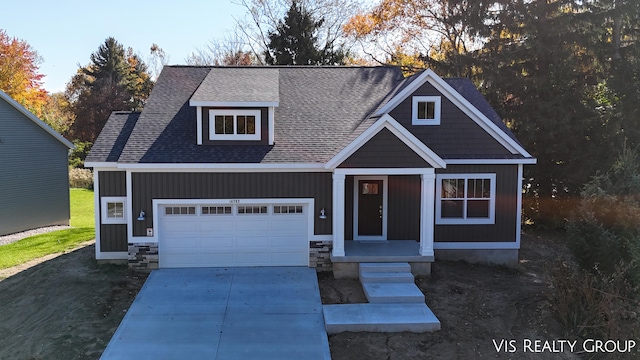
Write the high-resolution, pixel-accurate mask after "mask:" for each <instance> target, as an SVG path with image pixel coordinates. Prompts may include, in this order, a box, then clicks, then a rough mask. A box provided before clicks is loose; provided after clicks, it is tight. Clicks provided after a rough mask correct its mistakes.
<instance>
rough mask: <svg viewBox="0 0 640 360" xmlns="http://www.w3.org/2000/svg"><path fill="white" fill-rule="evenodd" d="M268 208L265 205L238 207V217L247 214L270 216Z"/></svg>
mask: <svg viewBox="0 0 640 360" xmlns="http://www.w3.org/2000/svg"><path fill="white" fill-rule="evenodd" d="M268 213H269V211H268V207H267V206H265V205H248V206H238V215H245V214H268Z"/></svg>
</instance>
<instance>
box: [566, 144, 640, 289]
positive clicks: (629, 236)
mask: <svg viewBox="0 0 640 360" xmlns="http://www.w3.org/2000/svg"><path fill="white" fill-rule="evenodd" d="M567 230H568V235H569V237H570V240H571V248H572V250H573V253H574V255H575V257H576V260H577V262H578V263H579V264H580V266H581V267H582V268H583V269H585V270H590V271H594V272H602V273H604V274H605V275H610V274H613V273H614V272H615V271H616V266H618V265H619V264H621V263H622V264H623V266H624V267H625V268H626V269H627V275H628V277H629V278H636V280H640V277H639V276H638V268H637V265H638V264H640V251H638V248H639V247H640V246H639V244H640V164H639V163H638V155H637V153H636V152H635V151H630V150H625V151H624V152H623V153H622V154H621V155H620V157H619V158H618V160H617V161H616V162H615V163H614V164H613V166H612V167H611V169H610V170H609V171H608V172H606V173H604V174H598V175H596V176H594V177H593V178H592V179H591V181H589V182H588V183H587V184H585V186H584V189H583V191H582V193H581V200H580V205H579V206H578V209H577V211H576V212H575V214H574V215H573V217H572V218H571V219H570V220H569V222H568V224H567ZM635 284H636V285H638V284H640V283H638V282H636V283H635Z"/></svg>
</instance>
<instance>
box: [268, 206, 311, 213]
mask: <svg viewBox="0 0 640 360" xmlns="http://www.w3.org/2000/svg"><path fill="white" fill-rule="evenodd" d="M273 213H274V214H304V208H303V206H302V205H273Z"/></svg>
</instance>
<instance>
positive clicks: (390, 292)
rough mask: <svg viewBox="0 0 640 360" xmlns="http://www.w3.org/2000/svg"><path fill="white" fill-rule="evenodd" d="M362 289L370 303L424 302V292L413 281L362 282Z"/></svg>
mask: <svg viewBox="0 0 640 360" xmlns="http://www.w3.org/2000/svg"><path fill="white" fill-rule="evenodd" d="M362 289H363V290H364V295H365V296H366V297H367V300H368V301H369V302H370V303H418V304H424V294H423V293H422V291H420V289H418V287H417V286H416V284H414V283H363V284H362Z"/></svg>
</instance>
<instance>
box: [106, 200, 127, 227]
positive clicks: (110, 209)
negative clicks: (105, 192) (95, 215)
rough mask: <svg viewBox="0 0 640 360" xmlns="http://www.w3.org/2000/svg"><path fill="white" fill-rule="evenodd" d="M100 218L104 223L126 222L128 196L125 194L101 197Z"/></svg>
mask: <svg viewBox="0 0 640 360" xmlns="http://www.w3.org/2000/svg"><path fill="white" fill-rule="evenodd" d="M100 219H101V220H102V223H103V224H126V223H127V198H126V197H125V196H103V197H102V198H101V199H100Z"/></svg>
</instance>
